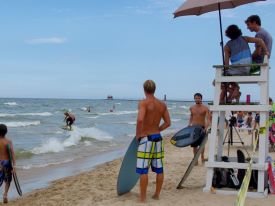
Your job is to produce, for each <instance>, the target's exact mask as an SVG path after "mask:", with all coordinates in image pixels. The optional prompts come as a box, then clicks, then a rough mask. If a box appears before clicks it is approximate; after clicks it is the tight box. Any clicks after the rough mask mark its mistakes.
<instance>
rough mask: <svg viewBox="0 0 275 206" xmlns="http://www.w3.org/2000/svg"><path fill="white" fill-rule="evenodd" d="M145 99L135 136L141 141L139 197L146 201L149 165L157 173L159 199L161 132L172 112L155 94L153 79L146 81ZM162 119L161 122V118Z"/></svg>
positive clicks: (140, 107) (161, 158) (144, 85)
mask: <svg viewBox="0 0 275 206" xmlns="http://www.w3.org/2000/svg"><path fill="white" fill-rule="evenodd" d="M143 88H144V93H145V97H146V98H145V99H144V100H141V101H140V102H139V105H138V117H137V124H136V125H137V126H136V138H137V140H138V141H139V146H138V151H137V168H136V172H137V173H138V174H140V201H141V202H145V201H146V191H147V185H148V170H149V167H151V168H152V171H153V172H155V173H156V190H155V193H154V195H153V198H154V199H159V195H160V191H161V188H162V184H163V180H164V174H163V158H164V150H163V142H162V137H161V134H160V132H161V131H163V130H165V129H166V128H168V127H169V126H170V124H171V121H170V116H169V112H168V110H167V107H166V105H165V103H164V102H162V101H160V100H158V99H157V98H156V97H155V96H154V93H155V90H156V85H155V82H154V81H152V80H147V81H145V82H144V84H143ZM162 119H163V123H162V124H161V125H160V121H161V120H162Z"/></svg>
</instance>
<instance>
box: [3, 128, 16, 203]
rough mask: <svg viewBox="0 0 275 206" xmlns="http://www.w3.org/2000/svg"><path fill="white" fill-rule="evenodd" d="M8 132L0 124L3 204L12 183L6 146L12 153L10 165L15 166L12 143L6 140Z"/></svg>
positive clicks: (11, 170)
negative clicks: (3, 185) (3, 187)
mask: <svg viewBox="0 0 275 206" xmlns="http://www.w3.org/2000/svg"><path fill="white" fill-rule="evenodd" d="M7 132H8V129H7V126H6V125H4V124H0V187H1V186H2V184H3V182H5V189H4V194H3V203H8V191H9V188H10V183H11V181H12V172H13V168H12V164H11V162H10V160H9V152H8V149H7V145H10V148H11V152H12V157H13V158H12V163H13V165H14V166H15V159H14V150H13V146H12V141H11V140H9V139H7V138H6V134H7Z"/></svg>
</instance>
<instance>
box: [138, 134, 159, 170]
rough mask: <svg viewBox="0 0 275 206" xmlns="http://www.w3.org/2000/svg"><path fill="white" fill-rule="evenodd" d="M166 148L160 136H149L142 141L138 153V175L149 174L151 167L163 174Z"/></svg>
mask: <svg viewBox="0 0 275 206" xmlns="http://www.w3.org/2000/svg"><path fill="white" fill-rule="evenodd" d="M163 158H164V147H163V141H162V137H161V135H160V134H153V135H148V136H147V137H143V138H141V139H140V142H139V146H138V151H137V168H136V173H138V174H148V169H149V166H151V168H152V171H153V172H155V173H157V174H161V173H163Z"/></svg>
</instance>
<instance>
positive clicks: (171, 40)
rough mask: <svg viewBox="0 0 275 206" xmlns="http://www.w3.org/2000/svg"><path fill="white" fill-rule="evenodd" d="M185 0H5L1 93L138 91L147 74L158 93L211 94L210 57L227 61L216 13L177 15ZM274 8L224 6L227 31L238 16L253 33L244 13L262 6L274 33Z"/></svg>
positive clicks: (0, 10)
mask: <svg viewBox="0 0 275 206" xmlns="http://www.w3.org/2000/svg"><path fill="white" fill-rule="evenodd" d="M183 2H184V0H130V1H129V0H115V1H113V0H112V1H111V0H109V1H104V0H47V1H44V0H0V27H1V32H0V77H1V80H0V97H2V98H5V97H8V98H9V97H19V98H25V97H26V98H76V99H78V98H80V99H82V98H83V99H102V98H106V97H107V95H113V97H114V98H123V99H140V98H143V96H144V94H143V88H142V84H143V82H144V81H145V80H147V79H153V80H154V81H155V82H156V85H157V91H156V96H157V97H159V98H163V95H164V94H166V95H167V98H168V99H174V100H192V99H193V94H194V93H196V92H201V93H202V94H203V97H204V99H205V100H211V99H213V97H214V87H213V86H212V85H211V83H212V80H213V79H214V75H215V70H214V69H213V68H212V65H217V64H222V56H221V47H220V44H219V42H220V34H219V22H218V13H217V12H210V13H207V14H203V15H200V16H185V17H178V18H175V19H174V18H173V12H174V11H175V10H176V9H177V8H178V7H179V6H180V5H181V4H182V3H183ZM274 11H275V0H267V1H266V2H260V3H252V4H247V5H243V6H240V7H237V8H234V9H227V10H223V11H222V21H223V31H224V30H225V29H226V27H227V26H228V25H230V24H237V25H238V26H239V27H240V28H241V29H242V32H243V35H245V36H254V35H255V33H251V32H250V31H248V30H247V28H246V25H245V23H244V20H245V19H246V18H247V17H248V16H250V15H252V14H258V15H259V16H260V17H261V19H262V27H263V28H265V29H266V30H267V31H269V33H270V34H271V35H272V36H273V38H274V37H275V27H274V19H275V12H274ZM227 41H228V38H226V37H224V42H227ZM253 48H254V45H251V49H253ZM273 50H274V51H273V54H272V56H271V59H270V65H271V67H273V66H274V67H275V48H274V45H273ZM274 69H275V68H271V70H270V96H271V97H273V98H274V99H275V81H274V76H275V71H274ZM241 91H242V94H243V95H242V99H245V96H246V94H250V95H251V100H252V101H253V100H258V99H259V88H258V86H257V85H242V86H241Z"/></svg>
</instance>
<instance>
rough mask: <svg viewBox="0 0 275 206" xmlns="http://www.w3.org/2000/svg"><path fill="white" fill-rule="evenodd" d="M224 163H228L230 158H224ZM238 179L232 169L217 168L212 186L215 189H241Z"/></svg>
mask: <svg viewBox="0 0 275 206" xmlns="http://www.w3.org/2000/svg"><path fill="white" fill-rule="evenodd" d="M222 161H224V162H228V157H226V156H223V157H222ZM239 185H240V184H239V181H238V178H237V177H236V176H235V174H234V170H233V169H232V168H215V169H214V175H213V180H212V186H213V187H215V188H223V187H228V188H234V189H237V188H239Z"/></svg>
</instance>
